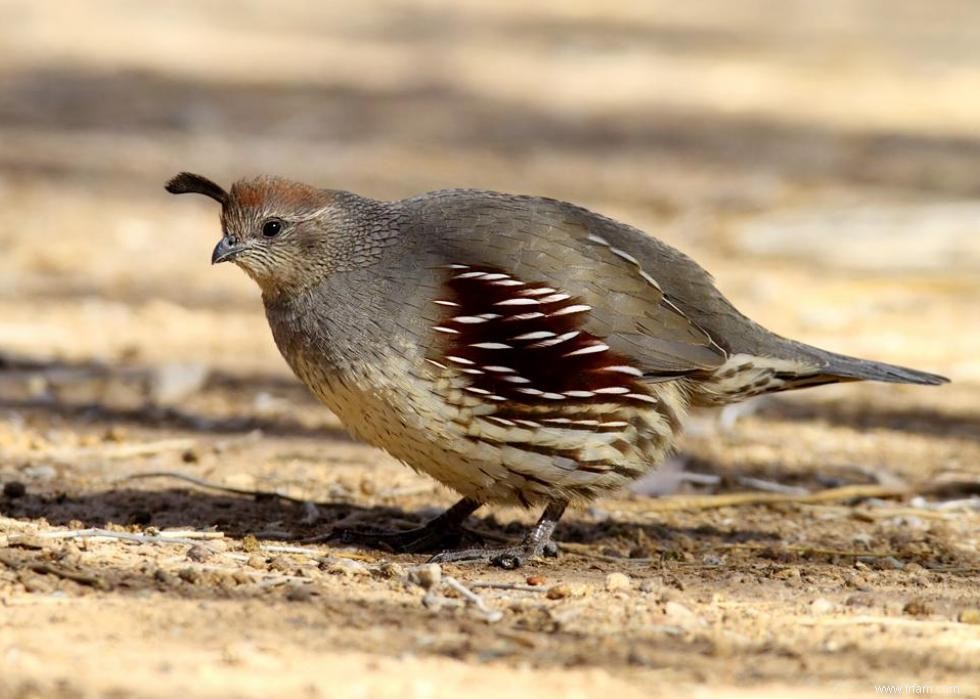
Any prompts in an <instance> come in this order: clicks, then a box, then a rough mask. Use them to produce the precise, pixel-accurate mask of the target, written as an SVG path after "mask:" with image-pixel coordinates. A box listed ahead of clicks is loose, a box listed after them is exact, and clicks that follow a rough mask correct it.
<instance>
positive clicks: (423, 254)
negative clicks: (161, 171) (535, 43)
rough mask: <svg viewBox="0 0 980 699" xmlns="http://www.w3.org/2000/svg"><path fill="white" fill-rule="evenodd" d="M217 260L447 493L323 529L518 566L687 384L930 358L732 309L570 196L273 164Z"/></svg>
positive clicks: (346, 413)
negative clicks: (505, 517) (795, 336)
mask: <svg viewBox="0 0 980 699" xmlns="http://www.w3.org/2000/svg"><path fill="white" fill-rule="evenodd" d="M166 188H167V190H168V191H170V192H171V193H174V194H183V193H190V192H193V193H198V194H203V195H205V196H208V197H210V198H212V199H214V200H216V201H217V202H218V203H220V204H221V226H222V232H223V237H222V238H221V240H220V241H219V242H218V244H217V246H216V247H215V248H214V253H213V255H212V257H211V261H212V263H218V262H234V263H235V264H236V265H238V266H239V267H241V268H242V269H243V270H244V271H245V272H246V274H248V275H249V276H250V277H251V278H252V279H253V280H255V282H256V283H257V284H258V286H259V287H260V289H261V292H262V300H263V302H264V305H265V312H266V317H267V319H268V322H269V326H270V327H271V329H272V335H273V337H274V339H275V342H276V345H277V346H278V348H279V350H280V351H281V353H282V355H283V357H284V358H285V359H286V362H287V363H288V364H289V366H290V367H291V368H292V370H293V372H295V374H296V375H297V376H298V377H299V378H300V380H301V381H303V383H305V384H306V386H307V387H309V389H310V390H311V391H312V392H313V393H314V394H315V395H316V396H317V397H318V398H319V399H320V400H321V401H322V402H323V403H324V404H326V406H327V407H329V408H330V409H331V410H332V411H333V412H334V413H335V414H336V415H337V416H338V417H339V418H340V420H341V421H342V422H343V423H344V425H345V426H346V427H347V429H348V430H349V431H350V432H351V433H352V434H353V435H354V436H356V437H358V438H360V439H362V440H363V441H365V442H367V443H369V444H372V445H374V446H376V447H380V448H382V449H384V450H386V451H387V452H388V453H390V454H391V455H392V456H394V457H395V458H397V459H399V460H401V461H403V462H404V463H405V464H407V465H408V466H410V467H412V468H413V469H415V470H416V471H419V472H422V473H426V474H428V475H429V476H431V477H433V478H435V479H436V480H438V481H439V482H441V483H443V484H445V485H446V486H448V487H449V488H451V489H453V490H455V491H456V492H458V493H459V494H460V496H461V499H460V500H459V501H458V502H457V503H456V504H455V505H453V506H452V507H451V508H449V509H448V510H447V511H446V512H445V513H443V514H441V515H440V516H438V517H436V518H435V519H433V520H432V521H430V522H429V523H427V524H425V525H424V526H422V527H419V528H416V529H410V530H404V531H391V532H388V531H380V530H378V531H370V530H369V531H363V530H362V531H358V530H348V531H344V532H340V533H338V537H339V538H340V539H342V540H343V541H346V542H352V543H360V544H364V545H370V546H379V547H383V548H386V549H389V550H394V551H401V552H433V551H435V552H437V553H436V555H435V556H434V559H433V560H436V561H443V562H444V561H462V560H484V561H488V562H490V563H491V564H495V565H498V566H502V567H508V568H514V567H517V566H520V565H521V564H523V563H524V562H525V561H527V560H528V559H530V558H533V557H536V556H540V555H542V554H546V553H550V552H554V550H555V549H554V544H553V543H552V541H551V536H552V533H553V531H554V529H555V526H556V524H557V522H558V520H559V518H560V517H561V515H562V513H563V512H564V511H565V508H566V506H567V505H568V504H569V503H572V502H581V501H589V500H592V499H593V498H595V497H597V496H600V495H602V494H605V493H609V492H611V491H614V490H616V489H618V488H621V487H622V486H624V485H626V484H628V483H629V482H630V481H632V480H634V479H636V478H638V477H640V476H642V475H643V474H644V473H646V472H647V471H649V470H650V469H652V468H654V467H655V466H656V465H657V464H658V463H659V462H660V461H662V460H663V458H664V457H665V455H666V454H667V453H668V451H669V450H670V449H671V446H672V445H673V443H674V442H675V440H676V438H677V436H678V433H679V432H680V430H681V425H682V423H683V421H684V416H685V412H686V411H687V410H688V408H689V407H690V406H717V405H723V404H727V403H732V402H735V401H739V400H742V399H744V398H748V397H750V396H756V395H760V394H763V393H772V392H776V391H785V390H790V389H797V388H805V387H808V386H818V385H821V384H828V383H835V382H843V381H860V380H872V381H885V382H892V383H911V384H929V385H936V384H941V383H944V382H946V381H947V379H945V378H944V377H941V376H937V375H935V374H929V373H925V372H921V371H916V370H912V369H906V368H903V367H899V366H892V365H889V364H883V363H879V362H873V361H867V360H864V359H857V358H854V357H848V356H844V355H840V354H834V353H831V352H827V351H824V350H821V349H817V348H815V347H811V346H808V345H805V344H803V343H800V342H796V341H793V340H789V339H786V338H783V337H780V336H779V335H776V334H774V333H772V332H770V331H768V330H766V329H765V328H763V327H762V326H760V325H758V324H757V323H755V322H753V321H752V320H750V319H749V318H747V317H746V316H744V315H742V314H741V313H740V312H738V311H737V310H736V309H735V308H734V307H733V306H732V304H731V303H729V301H728V300H727V299H726V298H725V297H724V296H722V294H721V292H719V291H718V289H717V288H716V287H715V285H714V282H713V280H712V278H711V276H710V275H709V274H708V273H707V272H706V271H705V270H704V269H702V268H701V267H700V266H698V265H697V264H696V263H695V262H694V261H693V260H691V259H690V258H689V257H687V256H686V255H684V254H683V253H681V252H679V251H677V250H675V249H674V248H672V247H670V246H668V245H666V244H665V243H663V242H661V241H659V240H657V239H656V238H654V237H652V236H649V235H646V234H645V233H643V232H642V231H640V230H638V229H636V228H633V227H631V226H628V225H625V224H622V223H619V222H617V221H614V220H613V219H610V218H606V217H604V216H601V215H599V214H596V213H593V212H591V211H589V210H587V209H584V208H582V207H579V206H575V205H573V204H569V203H565V202H561V201H556V200H554V199H547V198H542V197H532V196H516V195H510V194H501V193H496V192H489V191H478V190H468V189H453V190H444V191H437V192H430V193H427V194H422V195H420V196H416V197H412V198H409V199H403V200H401V201H393V202H383V201H376V200H372V199H369V198H365V197H362V196H358V195H356V194H353V193H350V192H345V191H339V190H331V189H318V188H315V187H311V186H308V185H304V184H300V183H296V182H292V181H289V180H285V179H281V178H278V177H258V178H254V179H245V180H240V181H238V182H236V183H235V184H234V185H232V187H231V189H230V191H225V190H224V189H223V188H222V187H220V186H219V185H217V184H215V183H214V182H212V181H211V180H209V179H207V178H205V177H202V176H200V175H195V174H191V173H186V172H185V173H181V174H178V175H177V176H175V177H174V178H173V179H171V180H170V181H169V182H168V183H167V186H166ZM488 503H502V504H512V505H519V506H523V507H527V508H530V507H533V506H543V514H542V515H541V517H540V519H539V520H538V522H537V524H535V525H534V526H533V527H531V528H530V529H529V530H528V532H527V534H526V536H525V537H524V538H523V540H522V541H521V542H520V543H518V544H516V545H512V546H504V547H500V548H467V547H462V546H460V543H461V541H462V539H461V532H462V531H463V528H462V525H463V523H464V521H465V519H466V518H467V517H468V516H469V515H470V514H472V513H473V512H474V511H476V510H477V508H479V507H480V506H481V505H484V504H488Z"/></svg>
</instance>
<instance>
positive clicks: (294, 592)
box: [286, 585, 313, 602]
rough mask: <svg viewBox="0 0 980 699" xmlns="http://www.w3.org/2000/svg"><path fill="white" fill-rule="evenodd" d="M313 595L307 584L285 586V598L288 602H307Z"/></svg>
mask: <svg viewBox="0 0 980 699" xmlns="http://www.w3.org/2000/svg"><path fill="white" fill-rule="evenodd" d="M311 597H313V590H311V589H310V586H309V585H290V586H289V587H287V588H286V599H287V600H289V601H290V602H308V601H309V600H310V598H311Z"/></svg>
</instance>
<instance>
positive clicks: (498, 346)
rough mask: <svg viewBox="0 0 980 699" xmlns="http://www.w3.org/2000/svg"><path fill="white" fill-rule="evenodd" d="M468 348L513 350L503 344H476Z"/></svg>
mask: <svg viewBox="0 0 980 699" xmlns="http://www.w3.org/2000/svg"><path fill="white" fill-rule="evenodd" d="M470 347H476V348H477V349H514V348H513V347H511V346H510V345H505V344H504V343H503V342H477V343H476V344H473V345H470Z"/></svg>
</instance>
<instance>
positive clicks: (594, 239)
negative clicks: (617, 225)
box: [589, 233, 609, 247]
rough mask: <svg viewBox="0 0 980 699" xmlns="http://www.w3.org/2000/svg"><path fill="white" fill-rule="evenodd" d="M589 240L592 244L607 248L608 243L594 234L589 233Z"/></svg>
mask: <svg viewBox="0 0 980 699" xmlns="http://www.w3.org/2000/svg"><path fill="white" fill-rule="evenodd" d="M589 240H591V241H592V242H593V243H599V245H605V246H606V247H609V241H608V240H606V239H605V238H603V237H601V236H598V235H596V234H595V233H589Z"/></svg>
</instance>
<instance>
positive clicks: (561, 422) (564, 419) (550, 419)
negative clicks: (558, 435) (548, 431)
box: [542, 417, 571, 425]
mask: <svg viewBox="0 0 980 699" xmlns="http://www.w3.org/2000/svg"><path fill="white" fill-rule="evenodd" d="M542 422H554V423H556V424H558V425H567V424H568V423H570V422H571V420H569V419H568V418H567V417H546V418H545V419H544V420H542Z"/></svg>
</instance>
